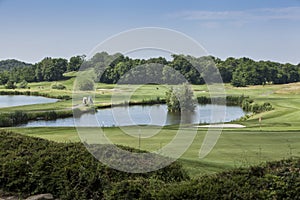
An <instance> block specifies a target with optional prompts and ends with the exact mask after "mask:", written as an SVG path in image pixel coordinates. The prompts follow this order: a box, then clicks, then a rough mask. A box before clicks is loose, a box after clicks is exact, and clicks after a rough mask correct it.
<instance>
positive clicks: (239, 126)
mask: <svg viewBox="0 0 300 200" xmlns="http://www.w3.org/2000/svg"><path fill="white" fill-rule="evenodd" d="M195 127H197V128H245V127H246V126H243V125H241V124H210V125H202V126H195Z"/></svg>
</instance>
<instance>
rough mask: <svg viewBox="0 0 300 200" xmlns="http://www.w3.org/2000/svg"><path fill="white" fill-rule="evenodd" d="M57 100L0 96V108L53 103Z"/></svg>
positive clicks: (24, 96) (22, 96)
mask: <svg viewBox="0 0 300 200" xmlns="http://www.w3.org/2000/svg"><path fill="white" fill-rule="evenodd" d="M56 101H57V99H51V98H46V97H38V96H26V95H0V108H4V107H12V106H24V105H32V104H43V103H54V102H56Z"/></svg>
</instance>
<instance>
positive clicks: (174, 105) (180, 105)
mask: <svg viewBox="0 0 300 200" xmlns="http://www.w3.org/2000/svg"><path fill="white" fill-rule="evenodd" d="M166 103H167V106H168V111H170V112H181V111H194V110H195V107H196V101H195V99H194V94H193V90H192V88H191V87H190V86H189V85H188V84H186V83H184V84H182V85H180V86H177V87H175V88H173V87H172V88H170V89H169V90H168V91H167V92H166Z"/></svg>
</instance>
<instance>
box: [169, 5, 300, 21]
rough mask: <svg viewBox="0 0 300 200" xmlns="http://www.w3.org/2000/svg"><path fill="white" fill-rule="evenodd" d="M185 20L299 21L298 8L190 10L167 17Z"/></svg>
mask: <svg viewBox="0 0 300 200" xmlns="http://www.w3.org/2000/svg"><path fill="white" fill-rule="evenodd" d="M169 16H171V17H175V18H181V19H185V20H201V21H220V20H226V21H260V20H266V21H268V20H300V7H285V8H263V9H252V10H239V11H204V10H190V11H182V12H177V13H173V14H171V15H169Z"/></svg>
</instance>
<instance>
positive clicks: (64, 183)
mask: <svg viewBox="0 0 300 200" xmlns="http://www.w3.org/2000/svg"><path fill="white" fill-rule="evenodd" d="M110 147H111V146H110V145H105V146H103V145H98V146H97V149H98V150H99V151H102V152H103V151H109V148H110ZM121 148H123V149H124V150H127V151H132V152H133V151H134V152H140V151H139V150H135V149H132V148H129V147H121ZM0 149H1V151H0V169H1V170H0V190H2V191H4V192H12V193H15V194H21V195H22V196H27V195H29V194H30V195H33V194H39V193H51V194H53V195H54V196H55V197H57V198H59V199H62V200H63V199H72V200H73V199H102V197H103V195H104V190H105V189H106V188H115V187H116V186H114V185H115V184H117V183H118V182H122V181H124V180H136V179H139V178H146V179H148V178H149V179H155V180H160V181H161V182H174V181H175V180H178V181H181V180H183V179H182V177H185V174H181V173H182V168H181V166H180V165H179V164H178V163H176V162H175V163H173V164H171V165H170V166H167V167H166V168H165V169H161V170H158V171H154V172H149V173H141V174H135V173H125V172H121V171H118V170H115V169H112V168H110V167H107V166H106V165H104V164H102V163H100V162H99V161H98V160H96V159H95V158H94V157H93V156H92V155H91V154H90V153H89V152H88V151H87V150H86V148H85V146H84V145H83V144H81V143H55V142H50V141H47V140H43V139H39V138H33V137H27V136H23V135H19V134H14V133H11V132H7V131H3V130H0ZM165 172H166V173H165ZM121 184H122V183H121Z"/></svg>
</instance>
